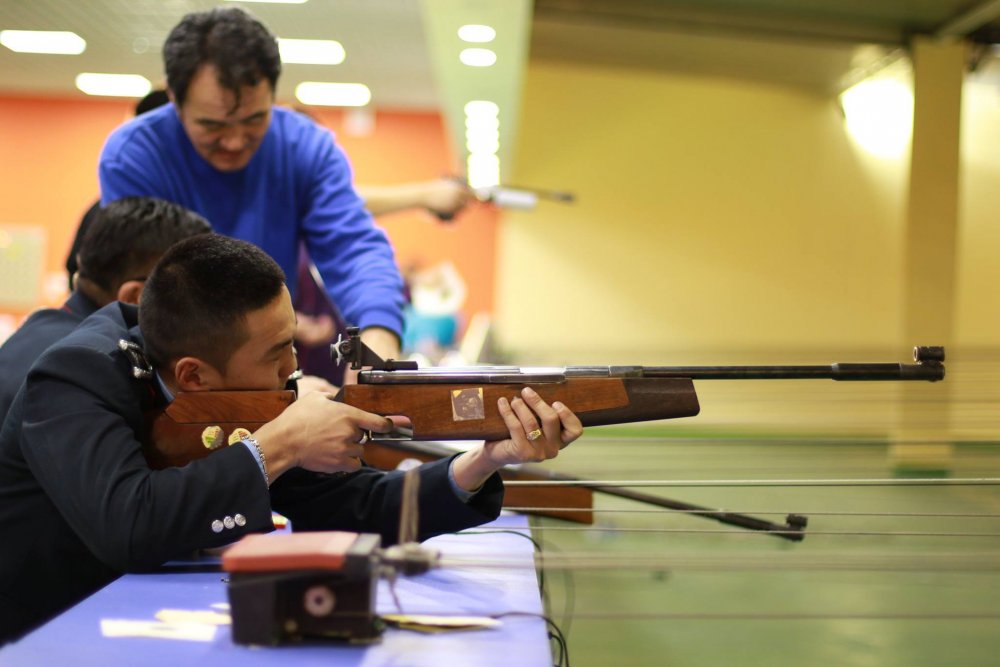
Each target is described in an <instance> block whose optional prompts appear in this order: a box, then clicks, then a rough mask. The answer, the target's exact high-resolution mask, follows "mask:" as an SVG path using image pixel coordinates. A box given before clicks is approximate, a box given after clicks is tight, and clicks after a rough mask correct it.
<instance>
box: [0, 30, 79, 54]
mask: <svg viewBox="0 0 1000 667" xmlns="http://www.w3.org/2000/svg"><path fill="white" fill-rule="evenodd" d="M0 44H3V45H4V46H6V47H7V48H8V49H10V50H11V51H17V52H18V53H56V54H60V55H68V56H75V55H78V54H81V53H83V52H84V50H85V49H86V48H87V42H86V41H85V40H84V39H83V37H80V36H79V35H78V34H76V33H75V32H66V31H61V30H0Z"/></svg>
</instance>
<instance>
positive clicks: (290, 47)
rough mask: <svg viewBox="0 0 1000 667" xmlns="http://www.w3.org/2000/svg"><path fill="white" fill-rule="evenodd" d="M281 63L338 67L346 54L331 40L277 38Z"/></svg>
mask: <svg viewBox="0 0 1000 667" xmlns="http://www.w3.org/2000/svg"><path fill="white" fill-rule="evenodd" d="M278 50H279V51H280V52H281V62H283V63H297V64H300V65H339V64H340V63H342V62H344V57H345V56H346V53H345V52H344V47H343V45H342V44H341V43H340V42H338V41H336V40H332V39H282V38H280V37H279V38H278Z"/></svg>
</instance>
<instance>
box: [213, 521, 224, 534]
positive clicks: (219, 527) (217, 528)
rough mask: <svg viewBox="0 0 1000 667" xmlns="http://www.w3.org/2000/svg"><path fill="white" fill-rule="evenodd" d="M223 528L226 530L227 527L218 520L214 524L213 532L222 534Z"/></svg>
mask: <svg viewBox="0 0 1000 667" xmlns="http://www.w3.org/2000/svg"><path fill="white" fill-rule="evenodd" d="M223 528H225V526H224V525H222V522H221V521H219V520H218V519H216V520H215V521H213V522H212V532H213V533H221V532H222V529H223Z"/></svg>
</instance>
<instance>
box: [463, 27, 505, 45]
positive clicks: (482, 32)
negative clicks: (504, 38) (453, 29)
mask: <svg viewBox="0 0 1000 667" xmlns="http://www.w3.org/2000/svg"><path fill="white" fill-rule="evenodd" d="M496 36H497V31H496V30H494V29H493V28H491V27H490V26H488V25H473V24H470V25H463V26H462V27H461V28H459V29H458V38H459V39H460V40H462V41H463V42H474V43H477V44H484V43H486V42H492V41H493V40H494V39H495V38H496Z"/></svg>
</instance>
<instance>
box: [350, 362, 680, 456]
mask: <svg viewBox="0 0 1000 667" xmlns="http://www.w3.org/2000/svg"><path fill="white" fill-rule="evenodd" d="M525 387H531V388H532V389H534V390H535V391H536V392H538V395H539V396H541V398H542V400H544V401H545V402H546V403H549V404H550V405H551V404H552V403H554V402H555V401H559V402H561V403H563V404H564V405H566V406H568V407H569V409H570V410H572V411H573V412H575V413H576V415H577V416H578V417H579V418H580V421H581V422H582V423H583V425H584V426H600V425H604V424H624V423H628V422H638V421H650V420H654V419H674V418H677V417H692V416H694V415H696V414H698V410H699V406H698V396H697V395H696V394H695V390H694V384H693V383H692V382H691V380H688V379H683V378H665V379H650V378H599V377H580V378H566V379H565V380H562V381H560V382H539V383H537V384H536V383H533V382H530V381H526V382H521V383H510V384H506V383H495V384H489V383H480V384H467V383H428V384H354V385H347V386H345V387H344V388H343V389H341V390H340V393H339V394H338V395H337V400H342V401H343V402H344V403H347V404H348V405H353V406H354V407H356V408H360V409H362V410H365V411H366V412H374V413H376V414H381V415H401V416H405V417H407V418H409V420H410V424H411V426H412V429H413V438H412V439H413V440H502V439H504V438H507V437H509V435H510V433H509V431H508V429H507V426H506V425H505V424H504V421H503V417H502V416H501V415H500V411H499V409H498V408H497V401H498V400H499V399H500V398H501V397H507V398H508V399H513V398H514V397H516V396H520V395H521V390H522V389H524V388H525Z"/></svg>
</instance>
